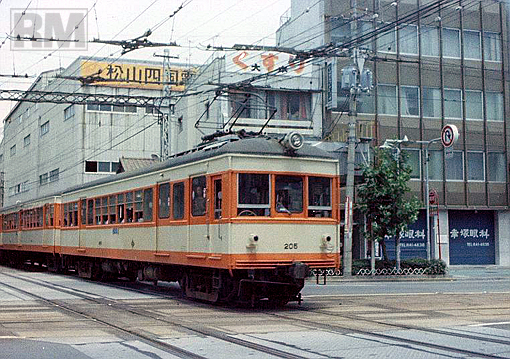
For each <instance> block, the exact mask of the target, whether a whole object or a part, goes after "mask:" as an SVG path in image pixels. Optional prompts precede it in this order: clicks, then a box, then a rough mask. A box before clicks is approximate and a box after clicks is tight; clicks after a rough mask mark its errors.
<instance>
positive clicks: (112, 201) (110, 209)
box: [108, 195, 117, 224]
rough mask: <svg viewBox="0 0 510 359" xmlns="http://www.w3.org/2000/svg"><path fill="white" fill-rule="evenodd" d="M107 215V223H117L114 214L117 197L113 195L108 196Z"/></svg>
mask: <svg viewBox="0 0 510 359" xmlns="http://www.w3.org/2000/svg"><path fill="white" fill-rule="evenodd" d="M108 201H109V204H108V215H109V223H110V224H114V223H117V216H116V214H115V208H116V207H117V197H116V196H115V195H113V196H110V197H109V198H108Z"/></svg>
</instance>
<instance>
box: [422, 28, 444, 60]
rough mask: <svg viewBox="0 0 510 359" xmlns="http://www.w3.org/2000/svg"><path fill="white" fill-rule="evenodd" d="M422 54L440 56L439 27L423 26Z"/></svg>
mask: <svg viewBox="0 0 510 359" xmlns="http://www.w3.org/2000/svg"><path fill="white" fill-rule="evenodd" d="M420 35H421V54H422V55H423V56H439V31H438V30H437V27H432V26H421V34H420Z"/></svg>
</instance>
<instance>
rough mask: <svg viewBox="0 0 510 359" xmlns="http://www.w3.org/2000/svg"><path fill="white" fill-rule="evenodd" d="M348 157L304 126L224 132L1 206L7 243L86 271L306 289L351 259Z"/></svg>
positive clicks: (187, 289)
mask: <svg viewBox="0 0 510 359" xmlns="http://www.w3.org/2000/svg"><path fill="white" fill-rule="evenodd" d="M338 181H339V178H338V162H337V160H335V159H334V158H333V157H332V156H330V155H329V154H328V153H326V152H323V151H321V150H319V149H316V148H314V147H311V146H308V145H303V143H302V137H301V136H300V135H298V134H295V133H294V134H291V135H290V136H286V137H285V138H284V139H275V138H268V137H262V136H256V137H251V138H244V139H241V138H239V137H235V138H234V136H230V138H228V139H215V140H214V141H211V142H209V143H207V144H204V145H202V146H200V147H199V148H197V149H195V150H192V151H189V152H187V153H184V154H181V155H178V156H175V157H173V158H171V159H169V160H168V161H165V162H161V163H157V164H155V165H152V166H151V167H147V168H144V169H140V170H137V171H133V172H127V173H122V174H118V175H114V176H111V177H108V178H105V179H101V180H97V181H94V182H90V183H87V184H85V185H81V186H78V187H75V188H71V189H69V190H67V191H65V192H63V193H59V194H58V195H54V196H51V197H48V198H41V199H38V200H34V201H31V202H27V203H21V204H18V205H16V206H14V207H10V208H4V209H2V211H1V216H2V229H1V236H0V255H1V257H2V258H3V260H4V261H8V262H18V263H20V262H23V261H27V260H29V261H33V262H39V263H41V262H43V263H46V264H47V266H48V268H49V269H52V270H56V271H62V270H70V269H73V270H75V271H77V272H78V274H79V275H80V276H81V277H85V278H104V277H118V276H122V277H127V278H130V279H133V280H134V279H136V278H138V279H139V280H148V281H157V280H163V281H179V283H180V285H181V287H182V289H183V292H184V294H185V295H186V296H188V297H191V298H198V299H201V300H206V301H211V302H216V301H231V302H237V301H247V302H249V301H251V302H252V303H253V302H254V301H257V300H260V299H269V300H272V301H275V302H276V303H280V304H284V303H287V302H288V301H291V300H297V299H299V298H300V297H299V292H300V291H301V289H302V287H303V285H304V280H305V277H306V275H307V272H308V269H310V268H332V267H338V266H339V261H340V258H339V247H338V246H339V223H340V216H339V213H340V211H339V205H338V204H339V182H338Z"/></svg>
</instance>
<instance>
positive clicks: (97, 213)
mask: <svg viewBox="0 0 510 359" xmlns="http://www.w3.org/2000/svg"><path fill="white" fill-rule="evenodd" d="M94 209H95V216H94V224H95V225H100V224H101V197H96V198H95V199H94Z"/></svg>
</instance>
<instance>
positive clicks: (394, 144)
mask: <svg viewBox="0 0 510 359" xmlns="http://www.w3.org/2000/svg"><path fill="white" fill-rule="evenodd" d="M441 140H442V138H441V137H439V138H434V139H432V140H428V141H412V140H409V139H408V138H407V136H404V138H403V139H402V140H385V141H384V144H383V145H382V146H381V147H380V148H387V149H390V148H391V149H396V150H397V151H398V152H397V153H398V155H400V145H407V144H410V143H416V144H419V145H426V146H425V194H424V195H423V199H424V201H425V210H426V214H425V216H426V221H427V243H426V251H427V260H430V258H431V241H430V202H429V191H430V188H429V161H430V158H429V148H430V145H431V144H432V143H435V142H439V141H441Z"/></svg>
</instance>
